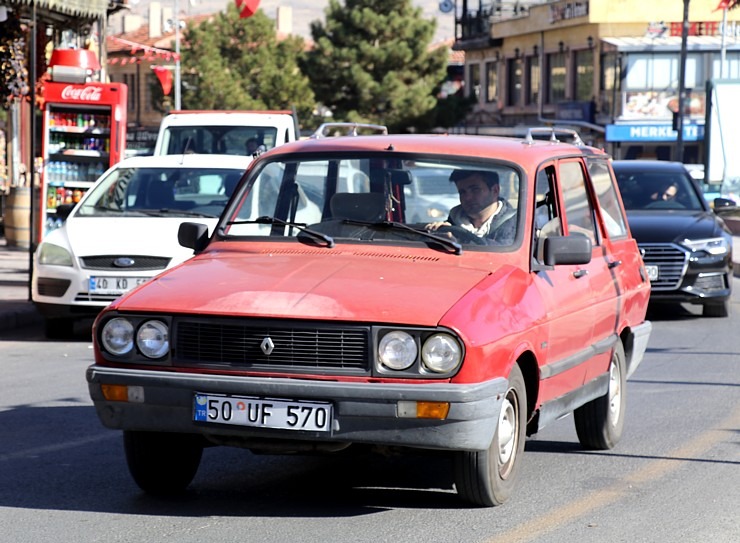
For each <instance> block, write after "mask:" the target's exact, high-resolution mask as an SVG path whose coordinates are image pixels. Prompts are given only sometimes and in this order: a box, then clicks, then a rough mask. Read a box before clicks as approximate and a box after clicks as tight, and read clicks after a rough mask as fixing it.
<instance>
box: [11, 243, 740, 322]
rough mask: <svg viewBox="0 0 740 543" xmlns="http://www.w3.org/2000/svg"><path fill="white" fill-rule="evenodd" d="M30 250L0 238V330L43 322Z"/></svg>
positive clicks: (739, 269)
mask: <svg viewBox="0 0 740 543" xmlns="http://www.w3.org/2000/svg"><path fill="white" fill-rule="evenodd" d="M28 260H29V258H28V250H27V249H19V248H16V247H8V246H7V244H6V242H5V238H4V237H0V331H6V330H11V329H14V328H20V327H22V326H29V325H31V324H36V323H38V322H41V320H42V318H41V315H40V314H39V313H38V311H37V310H36V308H35V307H34V305H33V303H32V302H31V301H30V300H29V288H28V280H29V275H28V264H29V262H28ZM732 261H733V262H734V263H735V266H734V269H735V276H736V277H740V235H737V234H736V235H735V238H734V244H733V255H732Z"/></svg>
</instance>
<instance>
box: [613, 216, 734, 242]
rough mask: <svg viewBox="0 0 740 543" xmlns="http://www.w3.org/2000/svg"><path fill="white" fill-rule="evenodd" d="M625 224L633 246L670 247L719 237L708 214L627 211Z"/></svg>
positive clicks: (717, 224) (716, 225)
mask: <svg viewBox="0 0 740 543" xmlns="http://www.w3.org/2000/svg"><path fill="white" fill-rule="evenodd" d="M627 222H628V223H629V226H630V231H631V232H632V236H633V237H634V238H635V239H636V240H637V243H670V242H677V241H682V240H684V239H705V238H712V237H717V236H721V235H722V233H723V232H724V228H723V227H722V222H721V221H720V220H719V219H718V218H717V216H716V215H715V214H714V213H712V212H711V211H666V210H664V211H661V212H660V213H656V212H655V211H629V212H628V213H627Z"/></svg>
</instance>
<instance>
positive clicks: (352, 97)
mask: <svg viewBox="0 0 740 543" xmlns="http://www.w3.org/2000/svg"><path fill="white" fill-rule="evenodd" d="M325 13H326V23H325V24H322V23H321V22H320V21H314V22H313V23H312V24H311V34H312V37H313V39H314V42H315V46H314V48H313V49H312V50H311V51H310V52H309V53H308V54H307V55H306V59H305V64H304V72H305V73H306V74H307V75H308V77H310V78H311V83H312V87H313V90H314V93H315V94H316V98H317V100H318V101H319V102H320V103H322V104H323V105H324V106H326V107H328V108H330V109H331V110H332V113H333V116H334V119H333V120H336V121H350V122H373V123H381V124H385V125H387V126H388V127H389V129H391V130H392V131H408V130H411V129H412V127H413V128H418V125H419V124H420V123H421V122H422V121H421V120H422V119H423V118H428V117H429V113H430V112H431V110H432V109H433V108H434V107H435V105H436V103H437V100H436V98H435V96H434V93H435V91H436V90H437V89H438V88H439V85H440V84H441V83H442V81H443V80H444V78H445V75H446V69H445V68H446V65H447V49H446V48H444V47H440V48H437V49H434V50H430V45H431V40H432V38H433V36H434V31H435V26H436V21H434V20H425V19H423V18H422V17H421V13H422V10H421V8H415V7H413V6H412V4H411V0H344V5H340V3H339V0H330V1H329V6H328V7H327V8H326V10H325Z"/></svg>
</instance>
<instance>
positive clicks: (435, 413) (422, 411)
mask: <svg viewBox="0 0 740 543" xmlns="http://www.w3.org/2000/svg"><path fill="white" fill-rule="evenodd" d="M449 412H450V404H449V403H447V402H416V417H417V418H419V419H439V420H444V419H446V418H447V414H448V413H449Z"/></svg>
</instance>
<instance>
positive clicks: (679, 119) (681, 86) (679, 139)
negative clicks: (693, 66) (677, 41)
mask: <svg viewBox="0 0 740 543" xmlns="http://www.w3.org/2000/svg"><path fill="white" fill-rule="evenodd" d="M689 1H690V0H683V27H682V28H681V61H680V63H679V66H678V113H677V114H676V132H677V133H676V156H675V158H674V160H676V161H678V162H683V117H684V108H685V105H684V103H685V101H686V96H685V94H686V42H687V41H688V37H689Z"/></svg>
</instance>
